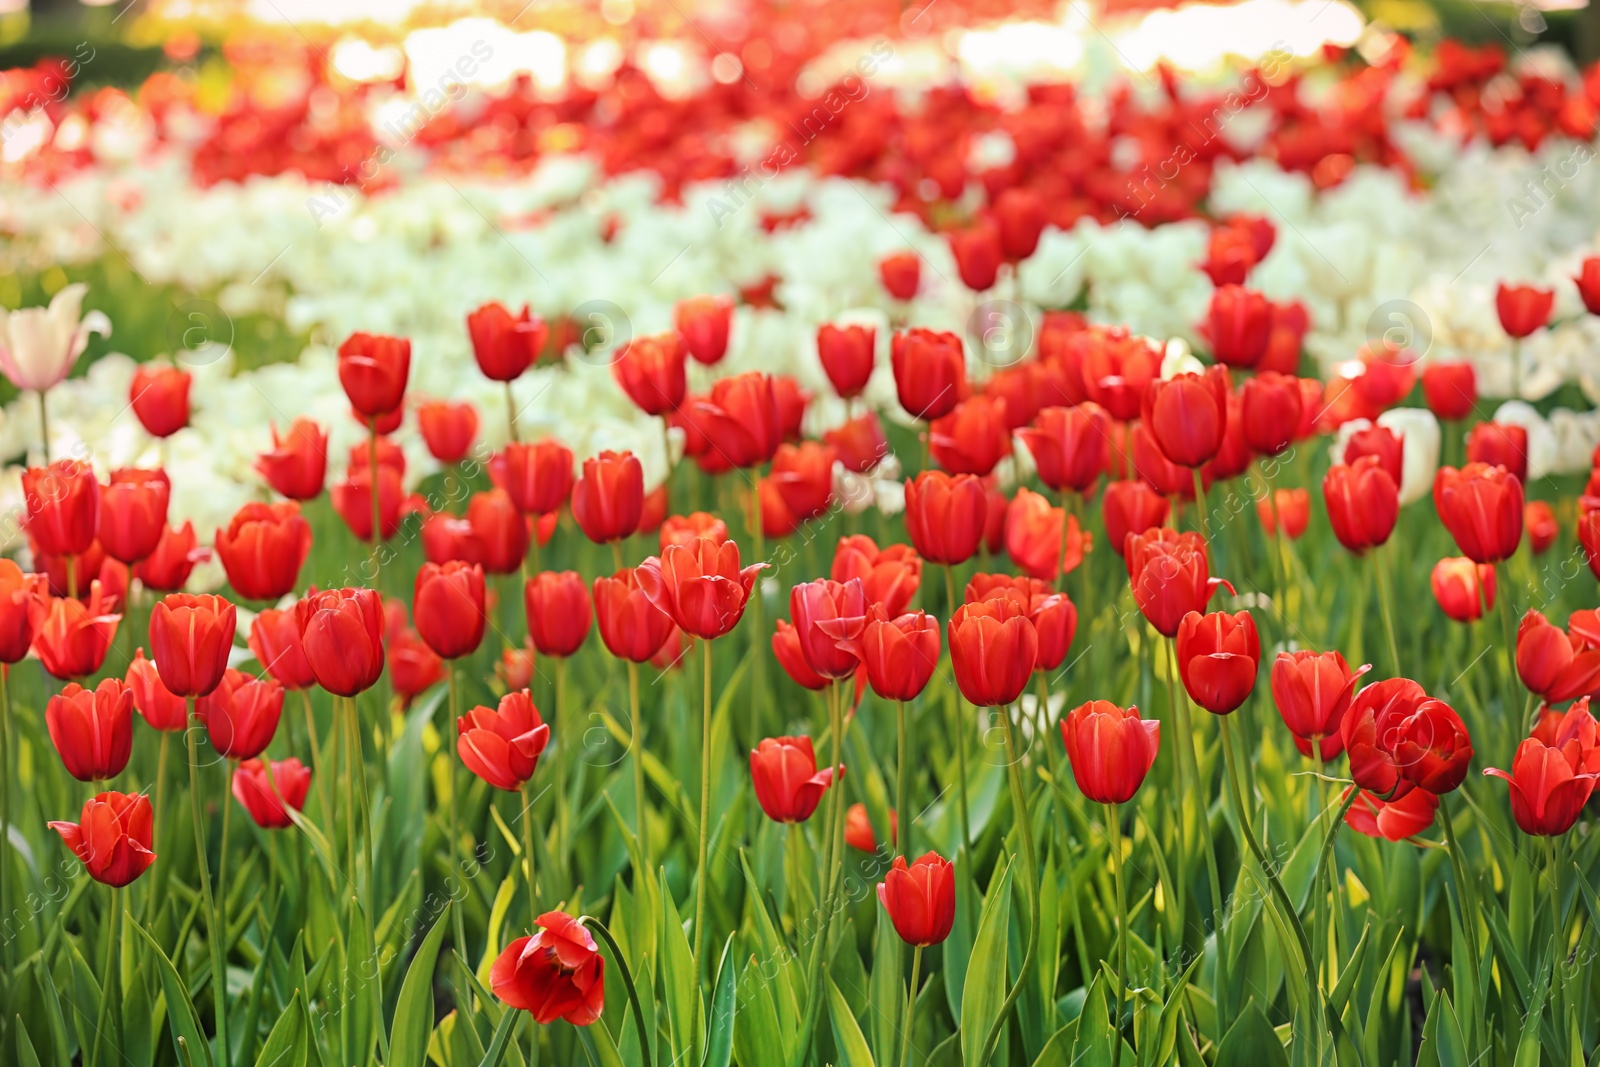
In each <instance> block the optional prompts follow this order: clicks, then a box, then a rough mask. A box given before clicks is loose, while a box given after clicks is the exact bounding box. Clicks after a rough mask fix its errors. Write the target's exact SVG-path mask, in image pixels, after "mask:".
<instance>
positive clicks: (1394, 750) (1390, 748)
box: [1340, 678, 1472, 800]
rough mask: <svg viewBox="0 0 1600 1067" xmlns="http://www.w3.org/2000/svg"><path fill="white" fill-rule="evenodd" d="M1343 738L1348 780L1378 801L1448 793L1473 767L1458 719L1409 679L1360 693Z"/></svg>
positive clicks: (1352, 704)
mask: <svg viewBox="0 0 1600 1067" xmlns="http://www.w3.org/2000/svg"><path fill="white" fill-rule="evenodd" d="M1340 733H1341V734H1342V735H1343V736H1344V747H1345V751H1346V752H1347V753H1349V756H1350V777H1351V778H1353V779H1355V783H1356V785H1358V786H1360V787H1361V788H1362V789H1365V790H1366V791H1367V792H1369V793H1372V794H1373V795H1374V796H1376V797H1377V798H1378V799H1380V800H1398V799H1399V798H1400V797H1401V796H1403V795H1404V794H1406V793H1409V792H1410V791H1411V790H1412V789H1413V788H1416V789H1425V790H1427V791H1428V792H1430V793H1433V794H1435V795H1443V794H1445V793H1448V792H1450V791H1451V790H1452V789H1455V788H1456V787H1457V786H1459V785H1460V784H1461V782H1462V779H1464V778H1466V776H1467V768H1468V765H1469V764H1470V763H1471V762H1472V740H1471V738H1470V737H1468V736H1467V728H1466V726H1465V724H1463V723H1462V721H1461V718H1460V716H1458V715H1457V714H1456V713H1455V711H1454V710H1453V709H1452V708H1451V707H1450V705H1448V704H1446V703H1445V702H1444V701H1442V700H1435V699H1433V698H1431V697H1429V696H1428V694H1427V692H1426V691H1425V690H1424V689H1423V688H1422V686H1420V685H1418V684H1417V683H1416V682H1413V681H1412V680H1411V679H1409V678H1391V679H1388V680H1387V681H1382V682H1374V683H1373V684H1372V685H1369V686H1367V687H1366V688H1365V689H1363V690H1361V692H1359V693H1357V694H1356V697H1355V699H1354V700H1353V701H1351V702H1350V710H1349V712H1348V713H1347V714H1346V715H1345V717H1344V722H1343V723H1342V724H1340Z"/></svg>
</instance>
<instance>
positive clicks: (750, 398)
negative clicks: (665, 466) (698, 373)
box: [694, 371, 785, 467]
mask: <svg viewBox="0 0 1600 1067" xmlns="http://www.w3.org/2000/svg"><path fill="white" fill-rule="evenodd" d="M694 410H695V417H696V419H697V420H698V424H699V426H700V430H701V432H702V433H704V434H705V436H706V441H707V443H708V444H709V445H710V447H711V449H712V451H713V452H715V453H716V454H717V455H718V456H720V457H721V458H722V459H723V460H725V461H726V462H727V463H728V464H729V466H732V467H756V466H760V465H761V464H763V463H765V462H767V461H768V460H769V459H771V458H772V457H773V454H774V453H776V452H777V450H778V445H779V444H780V443H781V442H782V441H783V439H784V436H785V434H784V427H783V423H782V421H781V420H782V414H781V412H780V411H779V408H778V399H777V395H776V392H775V390H774V388H773V379H772V378H771V377H770V376H769V375H766V374H761V373H758V372H756V371H749V372H747V373H745V374H737V375H735V376H733V377H732V378H722V379H719V380H718V381H717V382H716V383H715V384H713V385H712V386H711V394H710V395H709V396H708V397H706V398H705V399H703V400H701V401H699V402H697V403H696V404H695V405H694Z"/></svg>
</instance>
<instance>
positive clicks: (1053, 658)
mask: <svg viewBox="0 0 1600 1067" xmlns="http://www.w3.org/2000/svg"><path fill="white" fill-rule="evenodd" d="M1028 618H1030V619H1032V620H1033V628H1034V629H1035V630H1037V631H1038V633H1039V653H1038V658H1037V659H1036V660H1035V662H1034V669H1035V670H1041V671H1053V670H1055V669H1056V668H1057V667H1059V666H1061V664H1062V661H1064V660H1065V659H1066V658H1067V650H1068V649H1070V648H1071V647H1072V639H1073V638H1074V637H1075V636H1077V633H1078V609H1077V606H1076V605H1074V604H1073V603H1072V601H1071V600H1069V599H1068V598H1067V594H1065V593H1036V594H1034V595H1033V596H1032V597H1031V598H1030V599H1029V603H1028Z"/></svg>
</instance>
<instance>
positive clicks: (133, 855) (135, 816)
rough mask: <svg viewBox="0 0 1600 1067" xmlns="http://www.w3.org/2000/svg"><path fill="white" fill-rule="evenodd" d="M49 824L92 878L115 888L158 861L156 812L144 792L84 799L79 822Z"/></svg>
mask: <svg viewBox="0 0 1600 1067" xmlns="http://www.w3.org/2000/svg"><path fill="white" fill-rule="evenodd" d="M49 826H50V829H52V830H54V831H55V832H56V833H58V834H60V835H61V840H62V841H63V842H65V843H66V846H67V847H68V848H70V849H71V850H72V853H73V855H75V856H77V857H78V859H79V860H80V861H82V863H83V868H84V870H85V871H86V872H87V873H88V875H89V877H90V878H93V879H94V880H95V881H97V882H99V883H101V884H102V885H108V886H111V887H112V888H113V889H120V888H122V887H123V886H125V885H128V884H129V883H131V882H132V881H133V880H134V879H135V878H138V877H139V876H140V875H141V874H143V873H144V872H145V871H146V870H148V869H149V867H150V865H151V864H152V863H154V862H155V861H156V854H155V853H154V852H151V851H150V848H151V846H152V844H153V843H154V842H153V841H152V837H153V835H154V829H155V815H154V812H153V811H152V810H151V808H150V798H149V797H147V796H145V795H144V794H143V793H118V792H115V791H107V792H104V793H100V794H98V795H96V796H94V797H91V798H90V799H89V800H87V801H85V802H84V805H83V814H82V815H80V816H78V821H77V822H75V823H71V822H52V823H50V824H49Z"/></svg>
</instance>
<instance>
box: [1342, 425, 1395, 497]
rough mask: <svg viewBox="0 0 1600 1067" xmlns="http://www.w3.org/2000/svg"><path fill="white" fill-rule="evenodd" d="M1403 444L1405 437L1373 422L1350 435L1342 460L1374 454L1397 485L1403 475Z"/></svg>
mask: <svg viewBox="0 0 1600 1067" xmlns="http://www.w3.org/2000/svg"><path fill="white" fill-rule="evenodd" d="M1405 444H1406V442H1405V438H1403V437H1401V436H1400V435H1399V434H1397V433H1395V432H1394V431H1393V430H1391V429H1389V427H1387V426H1378V425H1376V424H1374V425H1371V426H1368V427H1366V428H1365V429H1362V430H1357V431H1356V432H1355V433H1353V434H1351V435H1350V439H1349V440H1348V441H1347V442H1345V446H1344V462H1346V463H1354V462H1355V461H1356V460H1358V459H1360V458H1361V457H1362V456H1376V457H1378V461H1379V462H1380V463H1381V464H1382V465H1383V469H1384V471H1385V472H1387V473H1388V475H1389V477H1390V478H1393V479H1394V484H1395V485H1399V484H1400V483H1401V482H1402V481H1403V480H1404V477H1405V468H1406V464H1405Z"/></svg>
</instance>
